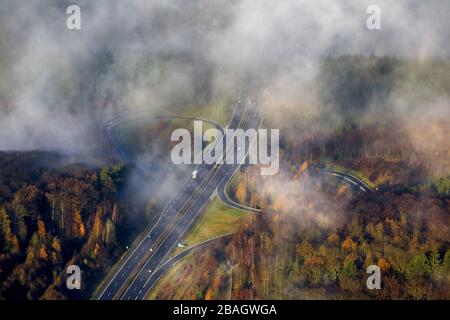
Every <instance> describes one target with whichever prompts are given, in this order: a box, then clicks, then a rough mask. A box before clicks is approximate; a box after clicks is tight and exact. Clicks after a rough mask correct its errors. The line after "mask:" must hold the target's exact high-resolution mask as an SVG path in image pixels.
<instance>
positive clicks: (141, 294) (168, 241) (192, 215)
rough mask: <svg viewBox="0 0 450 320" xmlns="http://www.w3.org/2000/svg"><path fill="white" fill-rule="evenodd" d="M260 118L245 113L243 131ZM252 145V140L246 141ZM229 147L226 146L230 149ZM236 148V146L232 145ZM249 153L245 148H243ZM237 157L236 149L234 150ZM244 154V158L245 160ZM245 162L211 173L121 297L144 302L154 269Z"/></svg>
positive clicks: (153, 278) (256, 124)
mask: <svg viewBox="0 0 450 320" xmlns="http://www.w3.org/2000/svg"><path fill="white" fill-rule="evenodd" d="M260 124H261V117H260V115H259V113H257V112H256V111H255V110H254V109H253V108H252V109H250V110H249V111H248V113H247V117H246V120H245V124H244V126H243V129H244V130H246V129H248V128H255V129H257V128H259V126H260ZM249 143H253V141H251V142H249ZM231 145H232V142H231V143H230V145H228V146H227V147H226V149H227V150H230V147H231ZM235 147H237V146H235ZM246 150H248V148H247V149H246ZM234 152H235V154H236V150H234ZM245 156H246V155H244V159H245ZM244 159H237V161H236V162H235V164H223V165H221V166H220V167H218V168H217V170H214V171H213V172H212V173H211V176H210V177H208V180H207V181H206V183H205V186H204V187H203V188H202V190H201V192H200V193H199V194H198V195H197V197H196V198H195V199H194V200H193V202H192V205H191V206H190V207H189V208H188V209H187V211H186V213H185V214H184V215H183V216H182V217H181V219H179V220H178V221H177V223H176V224H175V226H174V227H173V228H172V229H171V230H170V232H169V233H168V234H167V235H166V236H165V237H164V239H163V241H162V242H161V243H160V245H159V246H158V247H157V248H155V250H154V253H153V254H152V255H151V256H150V258H149V259H148V260H147V261H146V263H145V265H144V267H143V268H142V269H141V270H140V271H139V273H138V275H137V276H136V277H135V279H134V280H133V282H132V283H131V285H130V286H129V287H128V288H127V290H126V291H125V293H124V294H123V296H122V299H125V300H141V299H145V297H146V295H147V294H148V292H149V291H150V290H151V288H152V287H153V285H154V284H155V283H156V281H157V280H158V279H159V277H158V276H155V275H154V272H155V270H157V269H158V267H159V266H160V265H161V264H162V263H163V262H164V260H165V259H166V257H167V256H168V255H169V253H170V252H171V251H172V250H173V249H174V248H175V247H176V245H177V244H178V242H179V241H180V240H181V239H182V238H183V236H184V235H185V234H186V232H187V231H188V230H189V228H190V227H191V226H192V225H193V223H194V222H195V220H196V219H197V217H198V216H199V214H200V213H201V212H202V209H203V208H204V207H205V205H206V204H207V203H208V202H209V201H210V196H211V195H212V194H213V193H214V192H215V190H216V189H217V187H218V186H219V185H220V184H221V183H222V182H223V181H228V180H229V179H230V178H231V177H232V175H233V174H234V173H235V172H236V170H237V169H238V168H239V166H240V165H241V163H243V160H244Z"/></svg>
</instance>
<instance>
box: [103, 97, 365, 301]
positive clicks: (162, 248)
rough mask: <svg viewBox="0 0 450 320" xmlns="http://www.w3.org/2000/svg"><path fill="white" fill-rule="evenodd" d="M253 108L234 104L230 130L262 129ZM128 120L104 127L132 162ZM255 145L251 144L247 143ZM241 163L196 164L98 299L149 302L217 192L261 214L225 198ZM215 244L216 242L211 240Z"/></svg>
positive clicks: (349, 180) (351, 181)
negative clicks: (124, 139)
mask: <svg viewBox="0 0 450 320" xmlns="http://www.w3.org/2000/svg"><path fill="white" fill-rule="evenodd" d="M243 101H245V102H243ZM255 105H256V104H255V103H254V102H252V101H251V100H249V99H243V98H241V99H240V100H239V102H238V103H237V104H236V105H235V108H234V112H233V115H232V117H231V119H230V121H229V123H228V128H230V129H237V128H242V129H244V130H246V129H249V128H253V129H258V128H259V126H260V125H261V121H262V118H261V116H260V114H259V113H258V112H257V111H256V109H255ZM126 121H129V119H127V118H126V117H117V118H115V119H114V120H113V121H108V122H106V123H105V128H106V130H107V134H108V136H109V138H110V139H111V141H112V142H113V143H114V145H115V146H116V148H117V150H118V152H119V154H120V155H121V157H122V158H123V159H124V160H130V158H129V155H128V154H127V153H126V151H125V149H124V148H123V146H122V145H121V144H120V141H119V139H118V136H117V126H118V125H120V124H122V123H124V122H126ZM214 125H215V124H214ZM253 142H254V141H249V142H248V143H253ZM227 143H228V142H227ZM236 148H237V146H235V145H234V144H233V143H232V142H231V144H230V145H226V147H225V150H227V152H236V151H237V150H236ZM233 149H234V150H233ZM236 153H237V152H236ZM245 156H246V155H245V154H244V157H245ZM243 160H244V159H237V161H236V162H235V164H220V165H217V164H205V163H202V164H198V165H196V166H195V167H194V169H193V172H195V177H194V176H190V177H189V178H188V179H186V181H185V182H184V183H183V185H182V186H181V188H180V189H179V190H178V191H177V192H176V193H175V194H174V195H173V197H172V199H170V200H169V202H168V203H167V205H166V206H165V208H164V209H163V211H162V213H161V214H160V216H159V219H158V220H157V221H156V222H155V223H154V225H153V226H152V227H151V229H150V230H149V231H148V232H146V233H144V234H143V235H141V236H140V241H138V242H137V244H136V245H134V246H133V247H131V248H129V249H128V254H127V255H126V257H125V258H124V259H123V260H121V261H119V265H118V266H117V267H118V268H117V270H115V271H114V272H113V274H111V275H110V276H109V277H108V278H107V279H106V281H105V285H104V286H103V288H102V290H101V292H100V294H99V295H98V296H97V297H95V298H96V299H99V300H113V299H123V300H142V299H145V297H146V296H147V294H148V293H149V291H150V290H151V289H152V288H153V286H154V285H155V283H156V282H157V281H158V280H159V279H160V278H161V276H162V275H164V273H165V272H167V271H168V270H169V269H170V268H171V267H172V266H173V265H174V264H175V263H176V262H178V261H179V260H180V259H182V258H183V257H184V256H185V255H186V254H187V253H188V252H189V250H184V251H183V252H181V253H180V254H178V255H176V256H174V257H172V258H169V254H170V253H171V252H172V251H173V249H174V248H175V247H176V246H177V244H179V243H180V241H181V240H182V239H183V237H184V236H185V235H186V233H187V232H188V231H189V229H190V228H191V227H192V226H193V224H194V223H195V221H196V219H197V217H198V216H199V215H200V213H201V212H202V210H203V209H204V207H205V206H206V204H207V203H208V202H209V201H210V200H211V195H213V194H214V193H215V192H217V194H218V196H219V199H221V200H222V201H223V202H225V203H226V204H227V205H231V206H233V207H236V208H239V209H243V210H248V211H252V212H256V213H258V212H260V210H259V209H255V208H250V207H247V206H244V205H241V204H238V203H236V202H234V201H233V200H232V199H230V197H228V195H227V194H226V186H227V182H228V181H229V180H230V179H231V177H232V176H233V175H234V174H235V172H236V171H237V170H238V169H239V167H240V165H241V164H242V163H243V162H244V161H243ZM321 173H323V174H331V175H333V176H335V177H336V178H338V179H341V180H342V181H343V182H344V183H346V184H348V185H349V186H350V187H351V188H352V189H353V190H354V191H356V192H359V193H361V192H371V191H372V190H371V188H370V187H369V186H367V185H366V184H365V183H364V182H362V181H361V180H359V179H358V178H356V177H353V176H351V175H349V174H345V173H339V172H334V171H330V170H321ZM193 174H194V173H193ZM212 240H214V239H210V240H209V241H212ZM209 241H206V242H205V243H208V242H209Z"/></svg>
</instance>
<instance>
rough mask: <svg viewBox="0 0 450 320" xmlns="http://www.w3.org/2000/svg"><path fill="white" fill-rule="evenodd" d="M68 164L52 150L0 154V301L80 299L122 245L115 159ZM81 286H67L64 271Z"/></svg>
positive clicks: (120, 170)
mask: <svg viewBox="0 0 450 320" xmlns="http://www.w3.org/2000/svg"><path fill="white" fill-rule="evenodd" d="M99 164H100V162H99V163H96V164H95V165H92V164H91V165H87V164H81V163H79V162H72V161H71V160H70V159H68V157H66V156H63V155H60V154H58V153H54V152H44V151H28V152H19V151H18V152H1V153H0V283H1V285H0V299H66V298H87V297H89V292H91V291H92V290H93V289H94V288H93V285H94V284H95V283H97V282H98V281H99V277H100V276H101V275H102V273H103V271H104V270H105V268H106V267H109V265H110V264H112V262H113V261H114V259H115V258H116V257H117V256H118V255H119V254H120V253H121V251H122V250H123V249H122V247H121V246H120V237H119V236H118V233H119V230H120V227H121V226H122V225H123V219H122V216H121V207H122V204H121V202H120V201H119V200H118V190H119V188H120V187H121V184H122V183H123V180H124V175H125V171H126V170H125V167H124V165H123V164H122V163H120V162H119V163H107V162H104V161H103V163H102V166H100V165H99ZM73 264H75V265H78V266H79V267H80V268H81V270H82V282H81V285H82V290H68V289H67V288H66V278H67V274H66V268H67V266H69V265H73Z"/></svg>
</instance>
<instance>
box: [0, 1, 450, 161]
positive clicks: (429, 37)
mask: <svg viewBox="0 0 450 320" xmlns="http://www.w3.org/2000/svg"><path fill="white" fill-rule="evenodd" d="M76 3H77V4H79V5H80V7H81V12H82V30H80V31H75V30H67V28H66V26H65V22H66V14H65V10H66V7H67V6H68V5H69V4H74V2H70V3H69V2H64V1H63V2H61V1H52V0H47V1H39V2H36V1H31V0H27V1H20V2H17V1H13V0H5V1H3V2H2V5H1V7H0V30H1V37H0V70H1V76H0V149H1V150H12V149H41V148H43V149H56V150H62V151H68V152H81V153H85V152H86V153H89V152H91V151H92V150H94V149H95V144H96V143H95V141H96V139H93V138H92V137H93V136H98V133H99V130H98V129H99V127H100V124H101V123H102V122H103V121H104V120H105V119H107V118H108V117H110V116H111V115H112V114H114V113H116V112H123V111H127V110H133V109H136V108H148V109H151V108H154V107H160V106H169V105H183V103H186V102H188V101H195V100H196V99H199V98H204V97H207V96H208V95H211V94H212V92H218V91H224V90H226V89H229V88H230V87H239V86H240V85H241V84H243V83H246V82H247V81H248V80H249V79H251V80H252V82H254V83H261V84H262V86H263V87H265V88H270V89H271V91H270V95H271V98H272V102H273V103H272V107H271V108H275V110H273V109H271V112H272V113H276V112H277V109H276V108H277V107H278V106H279V105H280V103H274V102H277V101H278V102H279V101H287V102H292V101H296V102H298V101H300V102H299V103H300V104H301V105H303V106H304V107H305V108H311V110H310V112H313V113H314V112H316V113H320V114H321V113H323V112H330V113H333V112H334V113H336V114H338V110H336V109H333V108H334V106H328V107H327V106H318V105H319V103H320V102H319V100H318V95H319V93H320V92H317V91H318V89H317V88H318V86H316V85H315V79H316V77H317V74H318V71H319V62H320V60H321V59H323V58H325V57H330V56H332V57H333V56H340V55H345V54H352V55H353V54H361V55H365V56H370V55H372V54H374V55H378V56H384V55H388V56H393V55H395V56H401V57H413V58H417V59H418V60H419V61H422V60H426V59H427V58H430V57H441V58H444V59H448V57H449V56H450V46H449V45H448V36H449V34H448V30H450V20H449V19H448V17H447V14H448V12H449V9H450V3H449V2H448V1H447V0H436V1H429V2H423V1H418V0H409V1H385V0H383V1H376V3H374V2H373V1H356V0H353V1H346V0H339V1H325V0H319V1H281V2H280V1H274V0H263V1H250V0H245V1H225V0H211V1H187V2H186V1H181V0H176V1H173V0H155V1H144V0H130V1H126V2H125V1H106V0H102V1H95V2H93V1H77V2H76ZM369 4H376V5H378V6H379V7H380V9H381V24H382V29H381V30H375V31H369V30H368V29H367V28H366V19H367V17H368V15H367V14H366V8H367V6H368V5H369ZM445 99H447V98H445V97H444V100H443V99H442V98H440V100H439V105H440V108H444V114H445V112H448V100H445ZM443 101H444V102H443ZM442 105H444V107H442ZM296 106H297V107H298V104H297V105H296ZM312 106H314V107H312ZM446 107H447V108H446ZM445 110H446V111H445Z"/></svg>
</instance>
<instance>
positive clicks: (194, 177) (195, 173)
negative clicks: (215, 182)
mask: <svg viewBox="0 0 450 320" xmlns="http://www.w3.org/2000/svg"><path fill="white" fill-rule="evenodd" d="M196 178H197V170H194V171H192V179H196Z"/></svg>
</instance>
